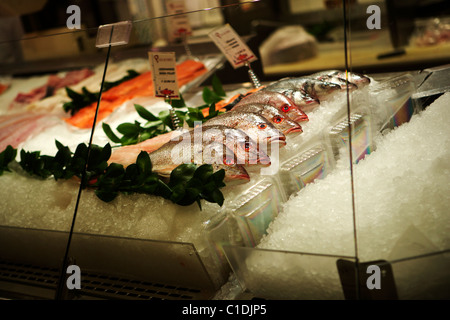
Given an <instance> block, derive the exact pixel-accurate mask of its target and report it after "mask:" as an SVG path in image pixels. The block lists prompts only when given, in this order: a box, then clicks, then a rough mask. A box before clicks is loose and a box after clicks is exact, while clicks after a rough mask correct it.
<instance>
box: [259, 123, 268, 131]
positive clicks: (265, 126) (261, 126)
mask: <svg viewBox="0 0 450 320" xmlns="http://www.w3.org/2000/svg"><path fill="white" fill-rule="evenodd" d="M265 128H267V125H266V124H265V123H260V124H258V129H261V130H264V129H265Z"/></svg>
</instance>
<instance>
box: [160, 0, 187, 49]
mask: <svg viewBox="0 0 450 320" xmlns="http://www.w3.org/2000/svg"><path fill="white" fill-rule="evenodd" d="M166 10H167V15H168V16H169V18H168V20H167V21H168V26H167V27H168V28H167V29H168V38H169V41H170V42H174V41H175V40H177V39H179V38H182V37H186V36H188V35H191V34H192V29H191V25H190V23H189V19H188V17H187V15H186V14H183V13H185V12H186V7H185V3H184V0H169V1H166Z"/></svg>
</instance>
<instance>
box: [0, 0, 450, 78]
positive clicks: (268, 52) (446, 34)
mask: <svg viewBox="0 0 450 320" xmlns="http://www.w3.org/2000/svg"><path fill="white" fill-rule="evenodd" d="M169 2H174V1H164V0H2V2H1V4H0V66H1V69H0V70H1V73H2V74H9V75H24V74H34V73H40V72H54V71H57V70H61V69H70V68H77V67H81V66H83V67H89V66H91V65H94V64H96V63H98V62H101V61H102V59H104V50H101V49H97V48H96V47H95V40H96V34H97V28H98V26H100V25H104V24H109V23H114V22H118V21H124V20H131V21H133V32H132V36H131V40H130V43H129V45H128V46H125V47H123V48H121V49H120V51H123V52H122V55H123V57H129V56H132V55H133V54H134V53H136V52H139V51H140V52H142V51H143V50H144V51H148V50H150V49H152V48H153V49H154V48H159V49H158V50H171V51H172V50H173V51H177V50H178V49H179V50H181V51H183V50H184V49H183V48H184V47H183V45H182V44H181V42H182V40H183V39H180V38H178V39H177V38H175V39H173V37H170V35H169V31H168V30H170V23H171V20H170V17H166V18H164V17H165V16H167V15H168V14H169V12H168V10H167V3H169ZM70 5H77V6H78V7H79V8H80V12H81V15H80V23H81V25H80V26H81V29H79V30H76V29H68V28H67V25H66V23H67V19H68V18H69V16H70V13H67V8H68V7H69V6H70ZM370 5H375V6H377V7H378V8H379V9H380V10H379V23H380V28H379V29H369V28H368V27H367V21H368V19H369V17H370V16H371V15H372V13H368V12H367V9H368V7H369V6H370ZM184 6H185V11H186V12H189V14H187V15H186V17H187V18H188V21H189V23H190V26H191V28H192V34H191V35H190V36H189V37H188V39H187V41H188V43H189V45H190V48H191V49H192V50H193V53H194V54H204V53H213V52H217V51H218V50H217V48H216V47H215V46H214V45H213V44H212V43H211V40H210V39H209V37H208V36H207V34H208V32H210V31H211V30H212V29H214V28H215V27H218V26H220V25H223V24H224V23H229V24H230V25H231V26H232V27H233V28H234V29H235V30H236V31H237V33H238V34H239V35H240V36H241V37H243V38H244V39H245V41H247V43H248V45H249V46H250V48H251V49H252V50H253V51H254V52H255V53H256V54H257V56H258V57H259V60H258V61H257V62H255V63H253V68H254V69H255V70H256V72H257V73H258V74H259V75H260V77H261V78H262V79H263V80H270V79H275V78H279V77H280V76H282V75H302V74H308V73H311V72H314V71H317V70H324V69H342V68H343V67H344V66H345V51H344V49H345V46H344V45H345V40H347V49H348V50H349V51H348V52H349V53H350V54H349V55H348V58H349V65H350V66H351V68H352V69H353V70H354V71H359V72H364V73H369V72H392V71H401V70H418V69H423V68H427V67H432V66H436V65H442V64H446V63H448V62H450V53H449V52H450V50H448V49H449V48H450V47H449V45H448V42H449V41H450V20H449V18H448V17H449V16H450V12H449V11H450V6H449V5H448V1H446V0H408V1H407V0H376V1H373V0H372V1H368V0H350V1H347V2H346V10H345V16H344V9H343V1H340V0H334V1H333V0H323V1H313V0H277V1H276V0H262V1H238V0H190V1H184ZM375 18H378V17H375ZM345 27H347V29H345ZM345 30H347V32H345ZM228 68H229V67H228ZM229 71H230V70H228V69H227V68H225V69H224V70H222V73H223V75H222V78H223V81H224V82H238V81H240V80H242V79H247V74H246V73H245V71H244V70H236V72H234V73H233V77H231V76H230V75H229V74H230V72H229Z"/></svg>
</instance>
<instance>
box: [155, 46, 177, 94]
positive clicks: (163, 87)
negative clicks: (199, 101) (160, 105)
mask: <svg viewBox="0 0 450 320" xmlns="http://www.w3.org/2000/svg"><path fill="white" fill-rule="evenodd" d="M148 57H149V60H150V66H151V70H152V76H153V84H154V87H155V97H164V98H170V99H175V100H176V99H180V94H179V91H178V81H177V70H176V59H175V52H149V53H148Z"/></svg>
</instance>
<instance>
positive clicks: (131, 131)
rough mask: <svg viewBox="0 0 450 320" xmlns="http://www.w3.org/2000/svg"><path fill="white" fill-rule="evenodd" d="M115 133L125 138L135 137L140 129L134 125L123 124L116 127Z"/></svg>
mask: <svg viewBox="0 0 450 320" xmlns="http://www.w3.org/2000/svg"><path fill="white" fill-rule="evenodd" d="M117 131H119V132H120V133H121V134H124V135H127V136H137V135H138V134H139V131H140V127H139V126H137V125H136V124H134V123H129V122H125V123H122V124H120V125H119V126H118V127H117Z"/></svg>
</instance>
